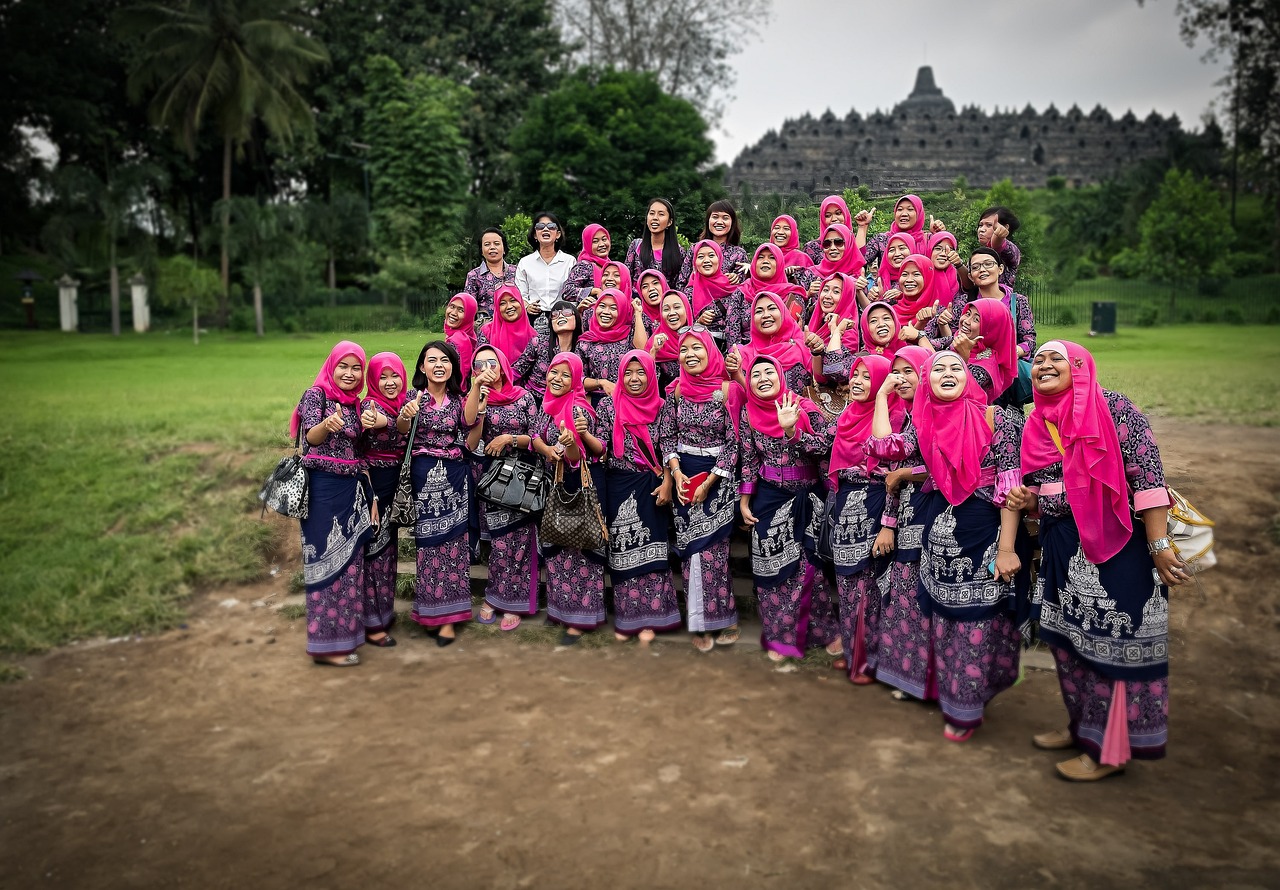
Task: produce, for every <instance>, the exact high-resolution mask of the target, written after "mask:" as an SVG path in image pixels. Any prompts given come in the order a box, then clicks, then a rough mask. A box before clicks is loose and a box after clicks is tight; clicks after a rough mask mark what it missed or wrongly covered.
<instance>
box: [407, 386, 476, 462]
mask: <svg viewBox="0 0 1280 890" xmlns="http://www.w3.org/2000/svg"><path fill="white" fill-rule="evenodd" d="M408 396H409V398H410V399H411V400H412V399H416V398H417V397H418V391H417V390H416V389H411V390H409V392H408ZM462 406H463V400H462V399H460V398H455V397H454V396H445V399H444V404H442V405H440V406H438V407H437V406H436V404H435V402H434V401H433V400H432V398H431V395H430V393H428V394H427V395H426V396H424V397H423V399H422V408H421V410H420V411H419V412H418V417H419V420H418V431H417V434H416V435H415V436H414V439H413V453H414V455H415V456H416V455H420V454H422V455H427V456H428V457H442V458H445V459H446V460H462V458H463V456H464V455H465V454H466V438H467V425H466V423H465V422H464V420H463V417H462ZM409 422H410V424H412V423H413V421H412V420H410V421H409Z"/></svg>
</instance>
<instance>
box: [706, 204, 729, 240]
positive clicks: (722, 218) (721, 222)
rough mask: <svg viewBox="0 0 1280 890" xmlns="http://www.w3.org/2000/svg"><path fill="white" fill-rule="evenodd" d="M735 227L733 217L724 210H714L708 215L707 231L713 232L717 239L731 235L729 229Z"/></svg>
mask: <svg viewBox="0 0 1280 890" xmlns="http://www.w3.org/2000/svg"><path fill="white" fill-rule="evenodd" d="M732 228H733V217H732V216H730V215H729V214H728V213H726V212H725V211H723V210H713V211H712V212H711V213H710V214H708V215H707V231H708V232H710V233H711V237H712V238H715V239H716V240H717V241H723V240H724V239H725V238H728V237H729V231H730V230H731V229H732Z"/></svg>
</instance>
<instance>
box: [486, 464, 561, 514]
mask: <svg viewBox="0 0 1280 890" xmlns="http://www.w3.org/2000/svg"><path fill="white" fill-rule="evenodd" d="M550 489H551V480H550V479H549V478H547V470H546V467H545V466H544V465H543V463H542V461H541V460H538V459H537V458H534V457H531V456H526V454H525V453H524V452H519V451H517V452H515V453H514V454H508V455H504V456H503V457H500V458H496V459H495V460H494V461H493V462H492V463H490V464H489V469H487V470H485V472H484V475H483V476H481V477H480V482H479V484H478V485H477V486H476V496H477V497H479V498H480V500H482V501H485V502H486V503H489V504H493V505H495V506H498V507H505V508H507V509H508V510H515V511H516V512H519V513H537V512H539V511H541V510H542V508H543V507H544V506H545V505H546V503H547V492H548V491H550Z"/></svg>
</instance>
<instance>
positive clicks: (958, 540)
mask: <svg viewBox="0 0 1280 890" xmlns="http://www.w3.org/2000/svg"><path fill="white" fill-rule="evenodd" d="M911 420H912V423H913V425H914V427H915V431H916V435H917V437H918V441H919V445H920V454H921V456H922V458H923V461H924V465H925V467H926V469H927V471H928V474H929V480H930V482H931V483H932V485H933V487H934V489H935V490H934V492H933V493H932V494H931V495H930V498H929V502H928V504H927V506H926V511H927V513H928V515H929V516H930V519H929V520H928V521H927V523H926V525H925V529H924V541H923V555H922V558H921V563H920V566H921V567H920V589H921V591H922V595H921V604H922V606H923V608H924V609H925V611H926V612H927V613H928V614H929V616H930V621H931V624H932V631H933V642H934V670H935V672H936V676H937V686H938V703H939V705H940V706H941V708H942V716H943V718H944V724H945V725H944V727H943V735H944V736H945V737H946V739H947V740H948V741H952V742H964V741H967V740H968V739H969V738H970V737H971V736H972V735H973V732H974V730H976V729H977V728H978V726H980V725H981V724H982V715H983V708H984V707H985V705H986V703H987V702H988V701H990V700H991V699H992V698H993V697H994V696H995V695H996V694H997V693H999V692H1000V691H1002V690H1004V689H1007V688H1009V687H1010V686H1012V685H1013V683H1014V681H1015V680H1017V677H1018V658H1019V651H1020V648H1021V643H1022V633H1021V631H1020V623H1021V622H1022V621H1023V620H1024V619H1028V620H1029V617H1030V608H1029V597H1028V593H1029V590H1030V580H1031V579H1030V572H1029V566H1030V555H1031V554H1030V546H1029V543H1028V541H1027V537H1026V532H1025V531H1023V530H1022V522H1021V513H1020V512H1019V510H1017V509H1015V508H1014V507H1013V506H1011V505H1010V504H1009V503H1007V501H1006V494H1007V492H1008V491H1009V490H1010V489H1011V488H1013V487H1014V486H1015V485H1017V484H1018V482H1019V479H1020V476H1021V471H1020V469H1019V446H1020V441H1021V433H1022V423H1021V418H1020V417H1017V416H1015V414H1014V412H1012V411H1010V410H1008V409H1003V408H999V407H995V406H988V405H987V404H986V398H985V397H984V394H983V392H982V388H981V387H980V386H978V384H977V382H976V381H975V380H974V379H973V377H972V376H971V375H970V374H969V370H968V366H967V365H966V364H965V362H964V359H962V358H961V357H960V356H959V355H957V354H956V353H954V352H940V353H937V354H936V355H934V357H933V359H932V361H931V362H930V364H929V372H928V380H927V382H926V381H925V380H922V381H921V382H920V385H919V386H918V387H917V389H916V393H915V401H914V403H913V405H912V408H911ZM872 449H873V450H876V446H874V445H873V446H872ZM926 597H927V598H926Z"/></svg>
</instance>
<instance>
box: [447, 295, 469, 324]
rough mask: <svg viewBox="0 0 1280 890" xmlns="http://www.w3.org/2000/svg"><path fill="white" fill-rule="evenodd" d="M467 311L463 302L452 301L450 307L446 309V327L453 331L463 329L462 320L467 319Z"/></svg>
mask: <svg viewBox="0 0 1280 890" xmlns="http://www.w3.org/2000/svg"><path fill="white" fill-rule="evenodd" d="M466 311H467V310H466V308H465V307H464V306H463V305H462V301H461V300H458V299H453V300H450V301H449V305H447V306H445V307H444V323H445V326H446V327H448V328H450V329H452V330H457V329H458V328H460V327H462V319H463V318H465V317H466Z"/></svg>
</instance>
